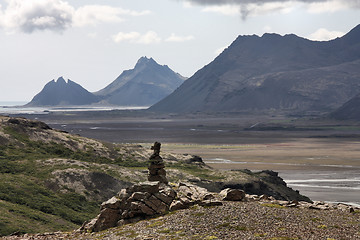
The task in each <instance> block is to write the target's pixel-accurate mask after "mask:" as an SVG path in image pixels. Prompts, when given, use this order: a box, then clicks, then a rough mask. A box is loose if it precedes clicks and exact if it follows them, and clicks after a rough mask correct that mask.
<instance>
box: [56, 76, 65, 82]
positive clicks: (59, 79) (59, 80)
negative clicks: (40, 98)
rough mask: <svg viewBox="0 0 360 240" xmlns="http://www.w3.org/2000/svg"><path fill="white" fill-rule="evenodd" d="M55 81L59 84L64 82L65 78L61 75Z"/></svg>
mask: <svg viewBox="0 0 360 240" xmlns="http://www.w3.org/2000/svg"><path fill="white" fill-rule="evenodd" d="M56 83H58V84H61V83H66V81H65V79H64V78H63V77H62V76H61V77H59V78H58V79H57V80H56Z"/></svg>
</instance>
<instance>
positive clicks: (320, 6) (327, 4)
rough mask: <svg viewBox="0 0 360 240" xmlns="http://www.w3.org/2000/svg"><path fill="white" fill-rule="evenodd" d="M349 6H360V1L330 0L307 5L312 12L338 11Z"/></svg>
mask: <svg viewBox="0 0 360 240" xmlns="http://www.w3.org/2000/svg"><path fill="white" fill-rule="evenodd" d="M348 8H360V1H358V0H357V1H356V0H355V1H354V0H349V1H341V0H329V1H322V2H312V3H310V4H308V6H307V9H308V11H309V12H310V13H324V12H337V11H340V10H344V9H348Z"/></svg>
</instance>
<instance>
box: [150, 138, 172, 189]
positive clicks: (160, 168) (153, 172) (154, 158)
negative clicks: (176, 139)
mask: <svg viewBox="0 0 360 240" xmlns="http://www.w3.org/2000/svg"><path fill="white" fill-rule="evenodd" d="M160 148H161V143H159V142H155V143H154V146H152V147H151V150H154V153H153V154H152V155H151V156H150V158H149V160H150V166H149V168H148V169H149V175H148V180H149V181H159V182H162V183H165V184H167V183H168V180H167V178H166V171H165V169H164V168H165V164H164V160H163V159H162V157H161V156H160Z"/></svg>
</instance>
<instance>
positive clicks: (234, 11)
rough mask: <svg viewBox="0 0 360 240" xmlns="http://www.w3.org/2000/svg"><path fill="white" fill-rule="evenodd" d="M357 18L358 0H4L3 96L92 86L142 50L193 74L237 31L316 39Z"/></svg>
mask: <svg viewBox="0 0 360 240" xmlns="http://www.w3.org/2000/svg"><path fill="white" fill-rule="evenodd" d="M358 24H360V0H255V1H250V0H223V1H219V0H217V1H216V0H0V83H1V85H0V101H2V102H3V101H31V99H32V98H33V97H34V96H35V95H36V94H37V93H38V92H40V91H41V90H42V88H43V87H44V85H45V84H46V83H47V82H49V81H51V80H53V79H55V80H56V79H57V78H59V77H60V76H63V77H64V78H65V79H71V80H72V81H75V82H77V83H79V84H80V85H82V86H83V87H84V88H86V89H87V90H88V91H90V92H95V91H98V90H100V89H102V88H104V87H106V86H107V85H108V84H110V83H111V82H112V81H114V80H115V79H116V78H117V77H118V76H119V75H120V74H121V73H122V72H123V71H124V70H127V69H132V68H133V67H134V66H135V64H136V62H137V60H138V59H139V58H140V57H142V56H147V57H149V58H150V57H152V58H153V59H154V60H155V61H157V62H158V63H159V64H161V65H168V66H169V67H170V68H171V69H172V70H174V71H175V72H178V73H180V74H181V75H183V76H185V77H191V76H192V75H193V74H194V73H195V72H196V71H198V70H199V69H201V68H202V67H204V66H205V65H207V64H209V63H210V62H211V61H213V60H214V58H215V57H216V56H218V55H219V54H220V53H221V51H222V50H223V49H224V48H226V47H228V46H229V45H230V44H231V43H232V42H233V41H234V40H235V39H236V38H237V37H238V36H239V35H253V34H256V35H259V36H261V35H262V34H264V33H266V32H269V33H278V34H281V35H285V34H291V33H292V34H296V35H298V36H301V37H305V38H308V39H311V40H317V41H327V40H330V39H334V38H336V37H341V36H343V35H344V34H346V33H347V32H349V31H350V30H351V29H352V28H354V27H355V26H356V25H358Z"/></svg>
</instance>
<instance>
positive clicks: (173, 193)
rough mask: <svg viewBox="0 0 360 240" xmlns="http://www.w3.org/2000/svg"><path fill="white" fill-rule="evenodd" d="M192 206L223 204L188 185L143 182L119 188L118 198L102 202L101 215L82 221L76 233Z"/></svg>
mask: <svg viewBox="0 0 360 240" xmlns="http://www.w3.org/2000/svg"><path fill="white" fill-rule="evenodd" d="M195 204H199V205H201V206H215V205H222V203H221V201H218V200H216V199H215V196H214V194H212V193H209V192H208V191H207V190H206V189H204V188H201V187H198V186H195V185H192V184H190V183H178V184H173V186H170V185H167V184H164V183H162V182H150V181H149V182H143V183H139V184H135V185H133V186H131V187H128V188H126V189H122V190H121V191H120V192H119V193H118V195H117V196H114V197H112V198H111V199H109V200H108V201H106V202H103V203H102V204H101V207H100V214H99V215H98V216H97V217H96V218H94V219H93V220H91V221H89V222H85V223H84V224H83V225H82V227H81V228H80V229H79V230H80V231H90V232H98V231H102V230H105V229H108V228H111V227H115V226H121V225H124V224H128V223H133V222H137V221H140V220H142V219H145V218H148V217H151V216H156V215H162V214H164V213H166V212H168V211H175V210H179V209H185V208H188V207H190V206H193V205H195Z"/></svg>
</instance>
